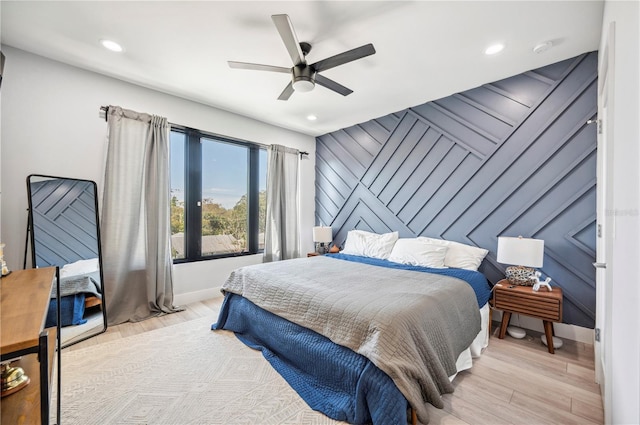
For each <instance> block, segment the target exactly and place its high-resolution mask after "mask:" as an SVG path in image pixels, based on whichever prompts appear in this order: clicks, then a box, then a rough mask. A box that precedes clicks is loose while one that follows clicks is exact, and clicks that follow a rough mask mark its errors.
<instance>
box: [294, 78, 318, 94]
mask: <svg viewBox="0 0 640 425" xmlns="http://www.w3.org/2000/svg"><path fill="white" fill-rule="evenodd" d="M314 87H315V84H314V82H313V81H311V80H307V79H303V78H299V79H297V80H296V81H294V82H293V89H294V90H295V91H299V92H308V91H311V90H313V88H314Z"/></svg>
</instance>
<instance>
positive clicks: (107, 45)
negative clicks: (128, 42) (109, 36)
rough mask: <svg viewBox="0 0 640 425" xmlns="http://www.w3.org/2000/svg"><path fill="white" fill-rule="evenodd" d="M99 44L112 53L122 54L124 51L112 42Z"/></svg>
mask: <svg viewBox="0 0 640 425" xmlns="http://www.w3.org/2000/svg"><path fill="white" fill-rule="evenodd" d="M100 44H102V46H104V48H105V49H109V50H111V51H112V52H122V51H123V50H124V49H123V48H122V46H121V45H119V44H118V43H116V42H115V41H112V40H100Z"/></svg>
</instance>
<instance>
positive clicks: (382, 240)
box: [342, 230, 398, 260]
mask: <svg viewBox="0 0 640 425" xmlns="http://www.w3.org/2000/svg"><path fill="white" fill-rule="evenodd" d="M397 240H398V232H391V233H384V234H382V235H379V234H377V233H371V232H366V231H364V230H350V231H349V232H348V233H347V240H346V241H345V243H344V249H343V250H342V253H343V254H351V255H360V256H363V257H371V258H380V259H382V260H386V259H387V258H389V255H390V254H391V250H392V249H393V246H394V245H395V243H396V241H397Z"/></svg>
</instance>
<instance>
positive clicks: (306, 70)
mask: <svg viewBox="0 0 640 425" xmlns="http://www.w3.org/2000/svg"><path fill="white" fill-rule="evenodd" d="M315 74H316V73H315V71H314V70H313V68H312V67H311V66H309V65H306V64H301V65H296V66H294V67H293V68H292V69H291V81H292V83H293V89H294V90H295V91H299V92H308V91H311V90H313V88H314V87H315V85H316V82H315Z"/></svg>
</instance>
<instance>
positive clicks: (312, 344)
mask: <svg viewBox="0 0 640 425" xmlns="http://www.w3.org/2000/svg"><path fill="white" fill-rule="evenodd" d="M211 329H214V330H215V329H227V330H231V331H233V332H235V333H236V336H237V337H238V339H240V341H242V342H243V343H245V344H246V345H247V346H249V347H251V348H254V349H257V350H261V351H262V354H263V356H264V357H265V359H267V360H268V361H269V363H271V365H272V366H273V368H274V369H275V370H277V371H278V373H280V375H282V377H283V378H284V379H285V380H286V381H287V382H288V383H289V385H291V387H292V388H293V389H294V390H295V391H296V392H297V393H298V394H299V395H300V397H302V399H303V400H304V401H305V402H306V403H307V404H308V405H309V406H310V407H311V408H312V409H314V410H317V411H320V412H322V413H324V414H325V415H327V416H329V417H330V418H332V419H335V420H339V421H346V422H349V423H352V424H366V423H372V422H373V423H374V424H403V423H406V421H407V401H406V399H405V398H404V396H403V395H402V393H401V392H400V391H399V390H398V388H397V387H396V385H395V384H394V383H393V381H392V380H391V378H389V376H388V375H386V374H385V373H384V372H382V371H381V370H380V369H378V368H377V367H376V366H375V365H374V364H373V363H371V362H370V361H369V360H368V359H367V358H366V357H364V356H361V355H360V354H357V353H355V352H353V351H351V350H350V349H348V348H345V347H343V346H341V345H337V344H334V343H333V342H331V341H330V340H329V339H327V338H325V337H324V336H322V335H320V334H318V333H316V332H313V331H311V330H309V329H307V328H304V327H302V326H299V325H296V324H294V323H291V322H289V321H288V320H286V319H283V318H281V317H279V316H276V315H274V314H272V313H270V312H268V311H266V310H263V309H261V308H260V307H258V306H256V305H255V304H253V303H252V302H251V301H249V300H247V299H246V298H243V297H241V296H240V295H235V294H231V293H229V294H227V295H226V297H225V299H224V302H223V304H222V308H221V310H220V315H219V316H218V322H217V323H215V324H214V325H212V327H211Z"/></svg>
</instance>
